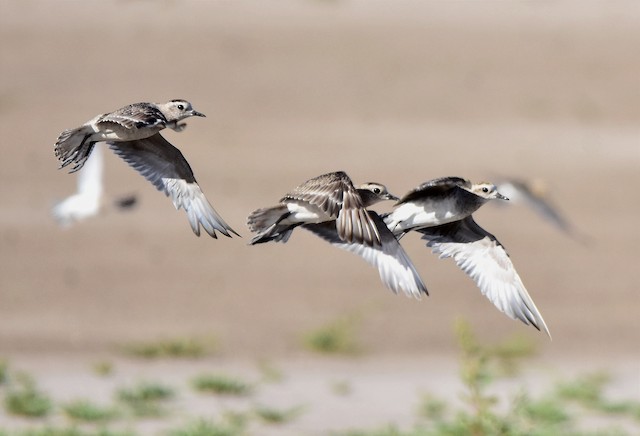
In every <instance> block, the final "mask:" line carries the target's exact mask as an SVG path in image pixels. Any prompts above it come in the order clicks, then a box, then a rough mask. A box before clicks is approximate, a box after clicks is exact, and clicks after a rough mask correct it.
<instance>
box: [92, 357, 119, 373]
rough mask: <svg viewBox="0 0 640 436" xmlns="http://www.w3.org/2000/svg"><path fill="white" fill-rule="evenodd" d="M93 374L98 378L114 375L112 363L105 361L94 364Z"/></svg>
mask: <svg viewBox="0 0 640 436" xmlns="http://www.w3.org/2000/svg"><path fill="white" fill-rule="evenodd" d="M92 369H93V372H94V373H95V374H96V375H98V376H100V377H107V376H109V375H112V374H113V373H114V370H115V369H114V366H113V363H111V362H108V361H106V360H103V361H100V362H96V363H94V364H93V366H92Z"/></svg>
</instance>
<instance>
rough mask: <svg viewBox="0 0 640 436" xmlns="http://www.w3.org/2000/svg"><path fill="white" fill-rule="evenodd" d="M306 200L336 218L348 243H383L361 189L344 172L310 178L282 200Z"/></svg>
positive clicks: (339, 229)
mask: <svg viewBox="0 0 640 436" xmlns="http://www.w3.org/2000/svg"><path fill="white" fill-rule="evenodd" d="M288 200H296V201H304V202H307V203H309V204H312V205H314V206H317V207H319V208H320V209H321V210H322V211H324V212H325V213H326V214H327V215H329V216H330V217H332V218H335V219H336V228H337V230H338V235H339V236H340V238H341V239H342V240H343V241H346V242H359V243H362V244H365V245H368V246H379V245H380V244H381V242H380V234H379V233H378V229H377V228H376V225H375V223H374V222H373V221H372V220H371V218H370V217H369V215H368V214H367V211H366V209H365V207H364V204H363V202H362V199H361V198H360V194H359V193H358V190H357V189H356V188H355V187H354V186H353V182H352V181H351V179H350V178H349V176H347V174H345V173H344V172H342V171H337V172H334V173H328V174H323V175H321V176H318V177H314V178H313V179H310V180H307V181H306V182H305V183H303V184H302V185H300V186H298V187H297V188H295V189H294V190H293V191H291V192H289V193H288V194H287V195H285V196H284V197H283V198H282V199H281V200H280V201H281V202H286V201H288Z"/></svg>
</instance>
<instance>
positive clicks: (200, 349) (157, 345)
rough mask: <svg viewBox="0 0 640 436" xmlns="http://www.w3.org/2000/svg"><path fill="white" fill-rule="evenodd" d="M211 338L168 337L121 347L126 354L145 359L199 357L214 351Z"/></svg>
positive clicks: (214, 344) (214, 345)
mask: <svg viewBox="0 0 640 436" xmlns="http://www.w3.org/2000/svg"><path fill="white" fill-rule="evenodd" d="M215 348H216V341H215V340H214V339H213V338H209V339H197V338H169V339H162V340H158V341H153V342H136V343H131V344H128V345H125V346H124V347H122V349H123V351H124V352H125V353H126V354H129V355H132V356H135V357H142V358H146V359H154V358H199V357H203V356H206V355H208V354H211V353H213V352H214V351H215Z"/></svg>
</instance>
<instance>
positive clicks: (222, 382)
mask: <svg viewBox="0 0 640 436" xmlns="http://www.w3.org/2000/svg"><path fill="white" fill-rule="evenodd" d="M192 384H193V387H194V389H195V390H197V391H199V392H209V393H214V394H219V395H239V396H244V395H249V394H250V393H251V392H252V390H253V387H252V386H251V385H250V384H249V383H246V382H244V381H242V380H240V379H237V378H232V377H229V376H226V375H221V374H202V375H199V376H197V377H196V378H194V379H193V381H192Z"/></svg>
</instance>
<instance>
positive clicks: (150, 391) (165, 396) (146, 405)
mask: <svg viewBox="0 0 640 436" xmlns="http://www.w3.org/2000/svg"><path fill="white" fill-rule="evenodd" d="M174 396H175V392H174V390H173V389H171V388H170V387H168V386H165V385H162V384H159V383H152V382H141V383H139V384H138V385H136V386H134V387H130V388H123V389H120V390H119V391H118V392H117V399H118V400H119V401H120V402H121V403H122V404H124V405H125V406H126V407H127V408H128V409H129V410H130V411H131V412H132V413H133V414H134V415H135V416H161V415H163V414H164V412H165V409H164V408H163V407H162V406H163V402H165V401H167V400H170V399H171V398H173V397H174Z"/></svg>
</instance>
